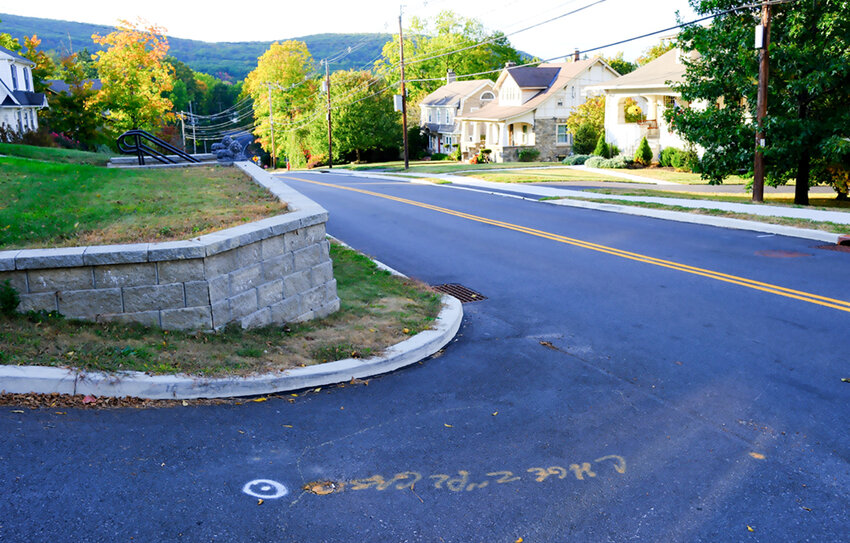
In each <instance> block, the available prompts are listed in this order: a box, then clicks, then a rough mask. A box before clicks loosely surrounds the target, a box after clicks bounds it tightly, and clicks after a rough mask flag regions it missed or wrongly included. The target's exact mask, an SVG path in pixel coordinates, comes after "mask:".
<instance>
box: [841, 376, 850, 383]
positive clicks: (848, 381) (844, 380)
mask: <svg viewBox="0 0 850 543" xmlns="http://www.w3.org/2000/svg"><path fill="white" fill-rule="evenodd" d="M841 382H842V383H850V377H844V378H843V379H841Z"/></svg>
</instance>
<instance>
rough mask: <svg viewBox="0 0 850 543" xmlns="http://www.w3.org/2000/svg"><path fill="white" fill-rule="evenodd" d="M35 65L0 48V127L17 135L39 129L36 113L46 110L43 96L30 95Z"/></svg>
mask: <svg viewBox="0 0 850 543" xmlns="http://www.w3.org/2000/svg"><path fill="white" fill-rule="evenodd" d="M33 66H35V63H33V62H31V61H29V60H27V59H25V58H24V57H22V56H20V55H18V54H17V53H15V52H13V51H10V50H8V49H6V48H5V47H0V125H4V126H5V127H6V129H7V130H11V131H12V132H15V133H17V134H23V133H24V132H30V131H34V130H38V116H37V115H36V112H37V111H38V110H39V109H41V108H43V107H47V99H46V98H45V97H44V94H43V93H40V92H33V81H32V67H33Z"/></svg>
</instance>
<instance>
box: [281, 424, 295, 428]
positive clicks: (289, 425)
mask: <svg viewBox="0 0 850 543" xmlns="http://www.w3.org/2000/svg"><path fill="white" fill-rule="evenodd" d="M283 427H284V428H292V427H293V426H292V425H291V424H284V425H283Z"/></svg>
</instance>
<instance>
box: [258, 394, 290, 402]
mask: <svg viewBox="0 0 850 543" xmlns="http://www.w3.org/2000/svg"><path fill="white" fill-rule="evenodd" d="M293 396H294V394H293ZM268 400H269V399H268V398H266V397H263V398H254V399H253V400H251V401H252V402H258V403H259V402H267V401H268Z"/></svg>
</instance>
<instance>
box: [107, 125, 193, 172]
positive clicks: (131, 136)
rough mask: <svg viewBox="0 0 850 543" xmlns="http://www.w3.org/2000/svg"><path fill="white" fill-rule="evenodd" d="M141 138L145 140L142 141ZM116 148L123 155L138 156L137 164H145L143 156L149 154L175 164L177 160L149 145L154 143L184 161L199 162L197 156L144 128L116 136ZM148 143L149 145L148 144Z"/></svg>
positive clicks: (160, 160) (161, 160)
mask: <svg viewBox="0 0 850 543" xmlns="http://www.w3.org/2000/svg"><path fill="white" fill-rule="evenodd" d="M143 140H146V141H145V142H143ZM117 143H118V150H119V151H121V152H122V153H124V154H125V155H136V156H138V157H139V166H144V165H145V156H149V157H151V158H153V159H156V160H158V161H159V162H161V163H162V164H177V163H178V161H176V160H173V159H172V158H171V157H169V156H167V155H166V154H165V153H163V152H161V151H158V150H157V149H155V148H153V147H151V145H156V146H158V147H159V148H161V149H163V150H164V151H166V152H167V153H171V154H172V155H176V156H178V157H180V158H182V159H183V160H184V161H186V162H192V163H195V164H197V163H199V162H201V161H200V160H198V159H197V158H195V157H193V156H192V155H190V154H189V153H187V152H185V151H183V150H181V149H178V148H177V147H174V146H173V145H171V144H170V143H168V142H166V141H164V140H161V139H159V138H158V137H156V136H154V135H153V134H151V133H150V132H146V131H144V130H138V129H133V130H128V131H126V132H124V133H123V134H121V135H120V136H118V142H117ZM148 143H150V144H151V145H148Z"/></svg>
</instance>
